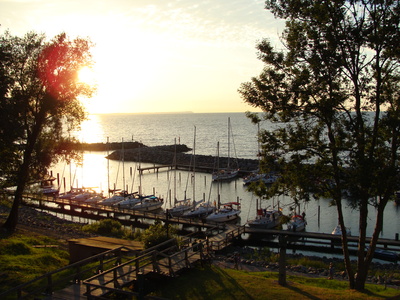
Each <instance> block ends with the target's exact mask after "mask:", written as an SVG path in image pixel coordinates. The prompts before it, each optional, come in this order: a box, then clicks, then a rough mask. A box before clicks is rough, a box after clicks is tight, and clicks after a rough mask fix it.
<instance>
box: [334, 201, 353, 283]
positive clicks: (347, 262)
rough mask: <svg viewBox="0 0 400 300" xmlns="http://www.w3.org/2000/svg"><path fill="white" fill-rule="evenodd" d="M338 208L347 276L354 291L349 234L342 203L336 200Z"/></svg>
mask: <svg viewBox="0 0 400 300" xmlns="http://www.w3.org/2000/svg"><path fill="white" fill-rule="evenodd" d="M336 207H337V212H338V221H339V225H340V228H341V230H342V249H343V256H344V265H345V268H346V273H347V276H348V277H349V285H350V288H351V289H354V286H355V283H354V272H353V269H352V268H351V261H350V253H349V247H348V243H347V232H346V227H345V225H344V218H343V208H342V201H341V200H336Z"/></svg>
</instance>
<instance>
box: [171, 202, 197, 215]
mask: <svg viewBox="0 0 400 300" xmlns="http://www.w3.org/2000/svg"><path fill="white" fill-rule="evenodd" d="M195 206H196V203H195V201H191V200H190V198H188V199H184V200H175V205H174V206H173V207H171V208H170V209H168V213H169V214H170V216H172V217H180V216H182V215H183V214H184V213H185V212H188V211H191V210H193V209H194V208H195Z"/></svg>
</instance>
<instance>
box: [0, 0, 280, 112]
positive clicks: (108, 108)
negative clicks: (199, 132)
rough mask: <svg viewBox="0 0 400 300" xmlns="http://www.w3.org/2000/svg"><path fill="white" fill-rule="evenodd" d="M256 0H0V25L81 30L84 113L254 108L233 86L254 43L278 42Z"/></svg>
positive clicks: (252, 57)
mask: <svg viewBox="0 0 400 300" xmlns="http://www.w3.org/2000/svg"><path fill="white" fill-rule="evenodd" d="M264 2H265V1H264V0H201V1H199V0H112V1H111V0H109V1H105V0H103V1H101V0H96V1H92V0H68V1H61V0H0V24H1V27H0V32H3V31H4V30H9V31H10V32H11V34H12V35H17V36H23V35H24V34H25V33H27V32H29V31H36V32H38V33H45V34H46V36H47V37H48V38H49V39H50V38H52V37H54V36H55V35H57V34H59V33H61V32H66V33H67V35H69V36H70V37H76V36H79V37H83V38H89V39H90V40H91V41H92V42H93V43H94V44H95V46H94V47H93V49H92V50H91V52H92V53H93V57H94V60H95V66H94V68H93V73H92V74H91V77H92V79H91V80H95V82H96V83H97V87H98V88H97V93H96V94H95V95H94V96H93V97H92V98H91V99H88V100H85V101H84V103H85V106H86V107H87V110H88V112H89V113H142V112H153V113H154V112H187V111H191V112H195V113H203V112H245V111H256V109H254V108H252V107H251V106H249V105H248V104H246V103H244V101H243V99H242V98H241V97H240V95H239V93H238V89H239V88H240V85H241V84H242V83H244V82H247V81H250V80H251V78H252V77H255V76H258V75H259V74H260V72H261V70H262V68H263V64H262V62H261V61H259V60H258V59H257V50H256V45H257V43H258V42H260V41H261V40H262V39H264V38H267V39H269V40H270V41H271V42H272V43H273V44H274V45H276V47H281V46H280V42H279V36H280V33H281V31H282V28H283V26H284V22H283V21H282V20H278V19H275V18H274V16H273V15H272V14H271V13H270V12H269V11H267V10H266V9H265V8H264ZM93 77H94V78H93ZM88 80H89V79H88Z"/></svg>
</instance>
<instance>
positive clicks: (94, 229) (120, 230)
mask: <svg viewBox="0 0 400 300" xmlns="http://www.w3.org/2000/svg"><path fill="white" fill-rule="evenodd" d="M82 230H83V231H86V232H91V233H95V234H99V235H104V236H110V237H116V238H125V239H132V238H133V235H132V232H131V231H130V230H128V229H125V228H124V227H123V226H122V224H121V223H120V222H119V221H117V220H114V219H104V220H100V221H97V222H94V223H92V224H88V225H85V226H83V227H82Z"/></svg>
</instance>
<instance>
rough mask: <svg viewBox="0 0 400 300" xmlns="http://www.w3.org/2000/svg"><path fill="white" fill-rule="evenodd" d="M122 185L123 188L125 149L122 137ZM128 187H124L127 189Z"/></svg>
mask: <svg viewBox="0 0 400 300" xmlns="http://www.w3.org/2000/svg"><path fill="white" fill-rule="evenodd" d="M122 186H123V189H124V190H125V149H124V139H123V138H122ZM127 190H128V189H126V191H127Z"/></svg>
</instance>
